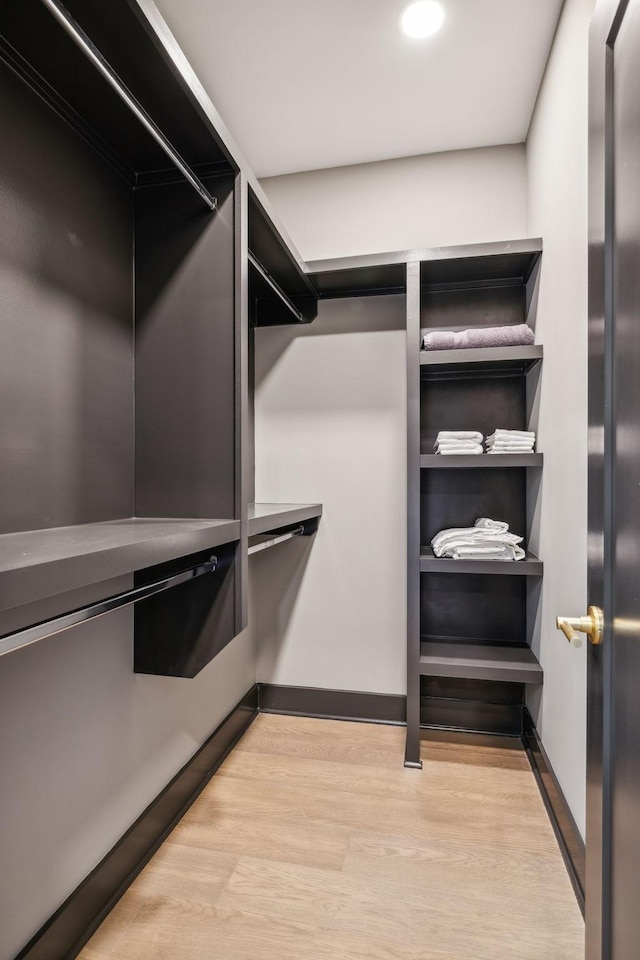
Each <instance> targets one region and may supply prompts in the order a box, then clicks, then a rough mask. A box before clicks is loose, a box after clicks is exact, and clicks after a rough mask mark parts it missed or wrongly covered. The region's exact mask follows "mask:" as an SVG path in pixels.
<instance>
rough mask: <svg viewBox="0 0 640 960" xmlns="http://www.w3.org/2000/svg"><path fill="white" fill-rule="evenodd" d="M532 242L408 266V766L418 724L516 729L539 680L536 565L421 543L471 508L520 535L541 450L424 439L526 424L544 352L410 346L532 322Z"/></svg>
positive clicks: (535, 254) (473, 514)
mask: <svg viewBox="0 0 640 960" xmlns="http://www.w3.org/2000/svg"><path fill="white" fill-rule="evenodd" d="M541 252H542V244H541V241H539V240H523V241H518V243H516V244H513V243H505V244H484V245H477V246H473V247H460V248H449V249H441V250H437V251H424V252H423V255H422V256H419V257H416V258H415V260H414V261H413V262H410V263H408V267H407V382H408V471H409V479H408V482H409V489H408V523H409V529H408V564H409V569H408V604H409V609H408V619H407V623H408V630H407V641H408V647H407V650H408V656H407V746H406V756H405V763H406V764H407V765H408V766H417V765H419V763H420V726H421V724H427V725H429V726H439V727H455V728H456V729H467V730H474V731H480V732H491V733H498V732H499V733H504V734H513V735H516V734H519V733H521V732H522V717H523V704H524V691H525V685H535V684H540V683H542V679H543V677H542V668H541V667H540V664H539V663H538V662H537V660H536V658H535V655H534V654H533V652H532V650H531V647H530V635H529V630H530V629H531V623H532V620H533V617H532V613H533V610H534V608H535V604H536V603H537V602H538V597H539V593H540V591H539V584H540V578H541V577H542V575H543V563H542V561H541V560H540V559H539V558H538V557H537V556H535V554H534V553H533V552H532V551H530V550H527V551H526V555H525V558H524V559H523V560H518V561H496V560H453V559H450V558H447V557H441V558H438V557H435V556H434V554H433V550H432V549H431V547H430V543H431V540H432V539H433V537H434V536H435V535H436V533H438V532H439V531H440V530H443V529H447V528H450V527H467V526H473V524H474V523H475V520H476V519H477V518H478V517H492V518H493V519H495V520H504V521H506V522H508V524H509V529H510V530H511V531H512V532H514V533H517V534H518V535H520V536H523V537H524V542H523V544H522V545H523V546H525V544H526V543H527V539H528V536H529V533H530V524H531V517H532V515H533V506H534V503H535V498H536V496H537V492H538V489H539V487H540V474H541V468H542V466H543V456H542V454H541V453H525V454H521V453H519V454H486V453H484V454H478V455H451V456H447V455H442V454H435V453H433V446H434V442H435V439H436V436H437V434H438V432H439V431H440V430H474V431H477V432H480V433H481V434H482V435H483V436H484V437H486V436H488V435H489V434H491V433H493V431H494V430H495V429H496V428H504V429H511V430H523V429H528V428H530V426H531V420H530V414H531V410H532V409H534V408H535V404H534V402H533V401H534V398H535V394H536V391H537V389H538V386H539V382H540V377H539V371H540V369H541V367H540V365H541V362H542V359H543V348H542V346H541V345H539V344H535V345H531V346H512V347H492V348H473V349H461V350H442V351H429V350H421V349H420V347H421V340H422V334H423V331H424V330H425V328H426V329H427V330H428V329H435V330H437V329H467V328H473V327H483V326H509V325H511V324H521V323H525V322H526V323H528V324H529V325H530V326H531V327H533V328H534V329H535V316H534V310H535V302H536V297H535V290H536V284H537V281H538V273H539V267H540V258H541ZM327 276H328V272H327ZM514 638H517V642H515V643H514Z"/></svg>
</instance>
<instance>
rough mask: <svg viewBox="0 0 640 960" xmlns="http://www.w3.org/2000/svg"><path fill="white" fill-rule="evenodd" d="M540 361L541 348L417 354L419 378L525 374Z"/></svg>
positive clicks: (476, 349) (533, 345) (502, 348)
mask: <svg viewBox="0 0 640 960" xmlns="http://www.w3.org/2000/svg"><path fill="white" fill-rule="evenodd" d="M541 360H542V345H541V344H532V345H531V346H520V347H473V348H471V349H469V350H421V351H420V368H421V372H422V376H423V377H431V376H439V375H442V374H448V373H470V374H476V373H487V374H491V373H502V372H503V371H505V370H506V371H511V372H513V373H527V371H529V370H530V369H531V368H532V367H534V366H535V365H536V364H537V363H539V362H540V361H541Z"/></svg>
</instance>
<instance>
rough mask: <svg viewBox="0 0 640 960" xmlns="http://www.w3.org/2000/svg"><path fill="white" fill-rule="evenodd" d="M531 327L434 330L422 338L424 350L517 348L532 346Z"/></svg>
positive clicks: (525, 325)
mask: <svg viewBox="0 0 640 960" xmlns="http://www.w3.org/2000/svg"><path fill="white" fill-rule="evenodd" d="M534 340H535V336H534V333H533V330H532V329H531V327H529V326H527V324H526V323H519V324H515V325H513V326H508V327H475V328H472V329H470V330H463V331H461V332H458V333H457V332H455V331H454V330H432V331H430V332H425V334H424V336H423V338H422V348H423V350H468V349H471V348H473V347H517V346H520V345H529V344H532V343H533V342H534Z"/></svg>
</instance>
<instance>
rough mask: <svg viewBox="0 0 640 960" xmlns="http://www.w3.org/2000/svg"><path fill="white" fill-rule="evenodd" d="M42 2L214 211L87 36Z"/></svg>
mask: <svg viewBox="0 0 640 960" xmlns="http://www.w3.org/2000/svg"><path fill="white" fill-rule="evenodd" d="M42 3H43V4H44V5H45V7H47V9H48V10H49V11H50V12H51V13H52V14H53V16H54V17H55V18H56V20H57V21H58V23H60V24H61V26H62V27H63V28H64V29H65V30H66V32H67V33H68V34H69V36H70V37H71V39H72V40H73V42H74V43H75V44H76V46H78V47H79V48H80V50H82V52H83V53H84V55H85V56H86V57H87V59H88V60H90V61H91V63H92V64H93V65H94V67H96V69H97V70H98V71H99V72H100V73H101V74H102V76H103V77H104V78H105V80H106V81H107V83H109V85H110V86H111V87H112V88H113V89H114V90H115V92H116V93H117V94H118V96H119V97H120V99H121V100H122V101H123V102H124V103H125V104H126V105H127V107H128V108H129V110H130V111H131V113H133V114H134V116H135V117H137V119H138V120H139V121H140V123H141V124H142V126H143V127H145V129H146V130H147V131H148V132H149V133H150V134H151V136H152V137H153V139H154V140H155V141H156V143H157V144H158V145H159V146H160V147H161V148H162V149H163V150H164V152H165V153H166V155H167V156H168V157H169V159H170V160H171V162H172V163H173V164H174V165H175V166H176V167H177V168H178V170H179V171H180V172H181V173H182V174H183V176H184V177H185V178H186V180H188V182H189V183H190V184H191V186H192V187H193V188H194V190H196V191H197V192H198V193H199V194H200V196H201V197H202V199H203V200H204V202H205V203H206V205H207V206H208V207H209V209H210V210H216V209H217V206H218V201H217V200H216V198H215V197H212V196H211V194H210V193H209V191H208V190H207V188H206V187H205V185H204V184H203V183H202V181H201V180H200V179H199V178H198V177H197V176H196V175H195V173H194V172H193V170H192V169H191V167H190V166H189V165H188V163H186V161H185V160H183V159H182V157H181V156H180V154H179V153H178V151H177V150H176V149H175V147H174V146H173V145H172V144H171V142H170V141H169V140H167V138H166V137H165V135H164V133H163V132H162V130H161V129H160V127H159V126H158V125H157V124H156V123H155V122H154V121H153V119H152V118H151V117H150V116H149V114H148V113H147V111H146V110H145V109H144V107H143V106H142V104H141V103H139V102H138V100H137V99H136V98H135V97H134V95H133V94H132V93H131V91H130V90H129V89H128V88H127V87H126V86H125V84H124V83H123V82H122V80H121V79H120V77H119V76H118V74H117V73H116V72H115V70H114V69H113V67H112V66H111V64H110V63H109V62H108V61H107V60H105V58H104V57H103V56H102V54H101V53H100V51H99V50H98V48H97V47H96V45H95V44H94V43H93V42H92V40H91V39H90V38H89V37H88V36H87V34H86V33H85V32H84V30H83V29H82V27H81V26H80V25H79V24H78V23H76V21H75V20H74V19H73V17H72V16H71V14H70V13H69V12H68V10H67V9H66V8H65V7H64V6H63V5H62V4H61V3H60V2H59V0H42Z"/></svg>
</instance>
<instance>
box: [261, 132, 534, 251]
mask: <svg viewBox="0 0 640 960" xmlns="http://www.w3.org/2000/svg"><path fill="white" fill-rule="evenodd" d="M261 184H262V186H263V187H264V189H265V191H266V193H267V196H268V197H269V199H270V200H271V201H272V203H273V205H274V207H275V209H276V211H277V212H278V215H279V217H280V219H281V220H282V223H283V225H284V226H285V228H286V229H287V231H288V232H289V234H290V235H291V238H292V240H293V242H294V243H295V244H296V245H297V246H298V249H299V250H300V252H301V254H302V256H303V257H304V258H305V259H306V260H316V259H322V258H324V257H346V256H350V255H352V254H363V253H384V252H386V251H389V250H408V249H411V248H413V247H440V246H447V245H449V244H457V243H476V242H484V241H488V240H512V239H517V238H520V237H524V236H526V235H527V222H526V166H525V149H524V145H523V144H517V145H515V146H501V147H486V148H482V149H478V150H458V151H455V152H451V153H435V154H430V155H428V156H422V157H408V158H406V159H402V160H386V161H383V162H380V163H364V164H358V165H355V166H351V167H334V168H332V169H329V170H315V171H312V172H310V173H295V174H290V175H289V176H283V177H271V178H269V179H266V180H262V181H261Z"/></svg>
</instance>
